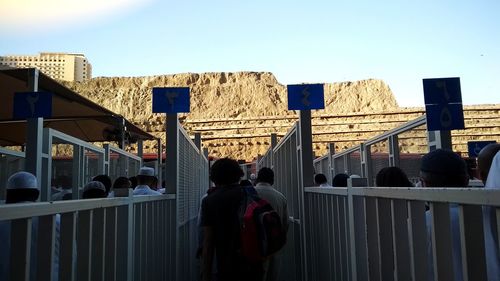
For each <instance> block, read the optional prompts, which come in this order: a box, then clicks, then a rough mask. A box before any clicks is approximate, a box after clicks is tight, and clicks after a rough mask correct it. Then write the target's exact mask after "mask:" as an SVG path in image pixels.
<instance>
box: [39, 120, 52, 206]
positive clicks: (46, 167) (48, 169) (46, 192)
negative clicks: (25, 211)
mask: <svg viewBox="0 0 500 281" xmlns="http://www.w3.org/2000/svg"><path fill="white" fill-rule="evenodd" d="M42 175H43V176H42V178H38V179H39V181H40V182H41V183H40V201H42V202H46V201H51V200H52V194H51V183H52V182H51V181H52V177H51V175H52V138H51V137H50V129H48V128H44V129H43V139H42Z"/></svg>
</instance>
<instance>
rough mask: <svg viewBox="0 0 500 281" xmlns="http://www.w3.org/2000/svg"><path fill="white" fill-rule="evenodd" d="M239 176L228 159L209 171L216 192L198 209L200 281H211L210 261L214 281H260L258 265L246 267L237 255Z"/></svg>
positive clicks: (233, 163) (236, 169) (261, 270)
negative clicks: (201, 239) (201, 231)
mask: <svg viewBox="0 0 500 281" xmlns="http://www.w3.org/2000/svg"><path fill="white" fill-rule="evenodd" d="M242 176H243V171H242V170H241V168H240V166H239V164H238V162H237V161H235V160H233V159H230V158H223V159H219V160H217V161H216V162H215V163H214V164H213V165H212V168H211V170H210V179H211V180H212V182H213V183H214V184H215V186H216V188H215V190H214V191H213V192H212V193H210V194H209V195H208V196H207V197H205V198H204V199H203V201H202V205H201V223H200V224H201V227H202V228H203V233H204V239H203V253H202V272H201V274H202V280H203V281H210V280H213V279H212V277H213V273H212V265H213V262H214V257H215V259H216V265H217V273H216V276H217V280H218V281H250V280H252V281H253V280H261V279H262V274H263V269H262V264H254V263H250V262H248V261H246V260H245V259H244V258H243V257H242V256H241V254H240V249H241V240H240V220H239V210H240V205H241V202H242V199H243V194H244V193H243V190H242V189H241V187H240V185H239V181H240V178H241V177H242Z"/></svg>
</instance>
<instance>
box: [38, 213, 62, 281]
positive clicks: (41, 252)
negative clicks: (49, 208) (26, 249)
mask: <svg viewBox="0 0 500 281" xmlns="http://www.w3.org/2000/svg"><path fill="white" fill-rule="evenodd" d="M55 229H56V223H55V215H48V216H41V217H39V219H38V237H37V244H38V245H37V270H36V274H37V280H52V278H53V276H52V272H53V264H54V262H53V261H54V258H55V255H54V249H55V243H54V240H55V239H54V238H55V234H56V233H55V232H56V231H55ZM57 254H59V253H57Z"/></svg>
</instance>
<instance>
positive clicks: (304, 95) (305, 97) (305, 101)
mask: <svg viewBox="0 0 500 281" xmlns="http://www.w3.org/2000/svg"><path fill="white" fill-rule="evenodd" d="M308 90H309V87H305V88H304V90H302V104H303V105H305V106H310V105H311V102H310V101H309V100H308V98H309V96H310V95H311V93H309V91H308Z"/></svg>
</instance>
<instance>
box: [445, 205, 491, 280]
mask: <svg viewBox="0 0 500 281" xmlns="http://www.w3.org/2000/svg"><path fill="white" fill-rule="evenodd" d="M458 214H459V223H460V242H461V243H460V244H461V250H462V269H463V277H464V280H465V281H467V280H487V279H488V275H487V273H486V259H485V248H484V246H485V245H484V232H483V211H482V206H473V205H460V206H459V213H458ZM452 227H453V226H452Z"/></svg>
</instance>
